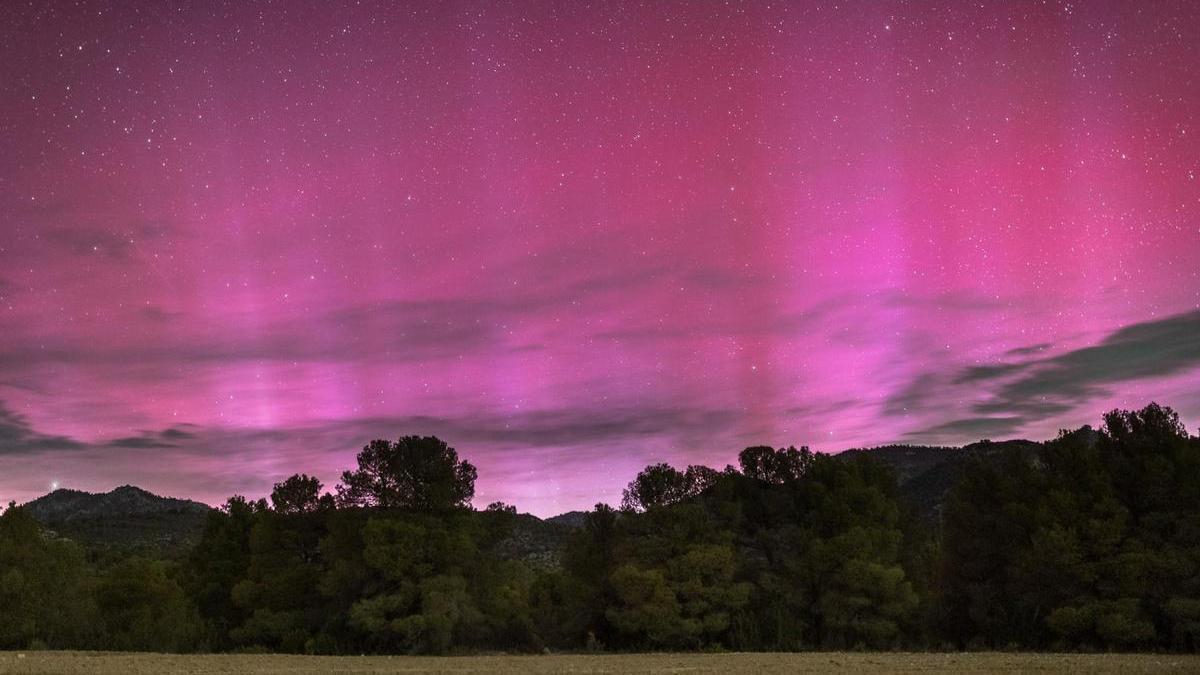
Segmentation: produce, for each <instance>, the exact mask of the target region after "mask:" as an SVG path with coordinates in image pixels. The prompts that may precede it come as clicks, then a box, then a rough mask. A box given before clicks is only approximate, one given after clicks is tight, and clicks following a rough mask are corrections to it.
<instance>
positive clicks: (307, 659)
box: [0, 652, 1200, 675]
mask: <svg viewBox="0 0 1200 675" xmlns="http://www.w3.org/2000/svg"><path fill="white" fill-rule="evenodd" d="M829 671H842V672H853V673H995V672H1026V673H1028V672H1055V673H1062V672H1070V673H1121V675H1133V674H1135V673H1160V672H1187V673H1200V656H1177V655H1158V654H1138V655H1108V654H1096V655H1079V654H996V653H988V654H841V653H825V654H711V655H710V654H631V655H610V656H464V657H448V658H436V657H435V658H428V657H404V656H393V657H386V656H343V657H337V656H332V657H330V656H279V655H201V656H175V655H164V654H118V653H97V652H24V653H18V652H0V673H121V674H126V673H147V674H149V673H488V674H489V675H502V674H504V673H755V674H759V673H814V672H829Z"/></svg>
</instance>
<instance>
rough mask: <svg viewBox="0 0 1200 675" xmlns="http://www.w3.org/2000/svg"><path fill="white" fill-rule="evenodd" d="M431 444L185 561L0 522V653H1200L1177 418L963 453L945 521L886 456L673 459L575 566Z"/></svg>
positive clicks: (218, 517)
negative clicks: (509, 542)
mask: <svg viewBox="0 0 1200 675" xmlns="http://www.w3.org/2000/svg"><path fill="white" fill-rule="evenodd" d="M474 481H475V469H474V467H472V466H471V465H470V464H469V463H468V462H466V461H463V460H460V459H459V457H458V455H457V453H456V452H455V450H454V449H453V448H450V447H449V446H447V445H446V444H445V443H444V442H442V441H440V440H438V439H436V438H429V437H405V438H401V439H400V440H398V441H396V442H388V441H375V442H372V443H371V444H370V445H368V446H367V447H366V448H364V449H363V451H362V452H361V453H360V454H359V456H358V468H357V469H356V470H354V471H347V472H346V473H345V474H343V476H342V481H341V483H340V484H339V485H338V486H337V487H336V489H335V491H334V492H333V493H332V494H324V493H322V486H321V485H320V483H319V482H318V481H317V480H316V479H314V478H311V477H308V476H305V475H302V474H301V475H296V476H293V477H292V478H290V479H288V480H286V481H283V482H282V483H280V484H278V485H276V486H275V489H274V491H273V492H272V494H271V496H270V499H269V501H268V500H258V501H248V500H246V499H244V498H241V497H234V498H232V499H230V500H229V501H228V503H227V504H226V505H225V506H224V508H223V509H222V510H220V511H219V512H214V513H213V514H212V515H211V516H210V518H209V520H208V522H207V524H206V527H205V530H204V534H203V537H202V540H201V541H200V543H199V544H198V545H197V546H196V547H195V548H194V550H192V551H191V552H190V553H189V554H188V555H187V557H186V558H184V559H182V560H147V559H144V558H136V557H132V558H122V559H112V558H108V557H97V556H96V555H94V554H93V555H89V554H87V553H86V552H85V551H83V550H82V549H80V548H79V547H78V546H76V545H75V544H73V543H72V542H70V541H67V540H64V539H59V538H54V537H50V536H46V535H45V534H43V533H42V532H41V531H40V530H39V528H38V526H37V524H36V523H35V522H34V521H33V520H32V519H31V518H30V517H29V516H28V514H26V513H24V512H23V510H22V509H21V508H10V509H8V510H7V511H6V512H5V513H4V514H3V515H2V516H0V608H3V611H0V648H29V647H35V648H36V647H51V648H102V649H122V650H125V649H129V650H133V649H136V650H153V651H190V650H202V651H210V650H211V651H227V650H252V651H264V650H265V651H283V652H302V653H322V654H358V653H434V654H443V653H452V652H464V651H521V652H534V651H542V650H545V649H550V650H570V651H582V650H668V649H669V650H700V649H705V650H721V649H726V650H806V649H899V648H905V649H931V648H933V649H962V648H970V649H987V648H993V649H995V648H1020V649H1036V650H1041V649H1068V650H1135V649H1136V650H1182V651H1194V650H1196V649H1197V647H1198V646H1200V438H1195V437H1189V435H1188V434H1187V432H1186V431H1185V429H1184V427H1183V426H1182V425H1181V424H1180V422H1179V418H1178V416H1177V415H1176V414H1175V413H1174V412H1172V411H1171V410H1170V409H1169V408H1164V407H1160V406H1157V405H1153V404H1152V405H1150V406H1148V407H1146V408H1144V409H1142V410H1140V411H1135V412H1129V411H1113V412H1111V413H1109V414H1108V415H1105V417H1104V425H1103V427H1102V428H1101V429H1100V430H1098V431H1097V430H1092V429H1091V428H1089V427H1084V428H1082V429H1079V430H1076V431H1071V432H1062V433H1061V434H1060V435H1059V437H1058V438H1057V439H1055V440H1053V441H1049V442H1046V443H1043V444H1040V445H1038V446H1034V447H1033V449H1026V450H1021V449H1011V450H1006V451H1003V452H1000V453H998V454H996V455H987V456H980V457H978V458H976V459H973V460H972V461H970V462H966V463H965V465H964V467H963V469H962V475H961V477H960V479H959V481H958V484H957V486H956V487H955V489H954V490H953V492H952V494H951V497H950V499H949V502H948V503H947V504H946V505H945V508H944V510H943V517H942V519H941V522H940V523H936V524H929V523H926V522H923V521H922V520H921V519H919V518H917V517H915V515H914V512H913V510H912V505H909V504H906V503H904V501H903V500H902V498H901V497H900V496H899V493H898V489H897V486H896V481H895V477H894V475H893V472H892V470H891V469H889V468H888V467H886V466H885V465H883V464H881V463H879V462H878V461H876V460H874V459H872V458H871V457H870V456H869V454H860V455H858V456H855V457H850V458H840V457H837V456H827V455H822V454H815V453H812V452H809V451H808V450H807V449H806V448H801V449H799V450H797V449H795V448H786V449H774V448H769V447H754V448H747V449H746V450H744V451H743V452H742V453H741V454H740V455H739V458H738V466H737V467H732V466H731V467H726V468H725V469H724V470H722V471H717V470H714V469H711V468H707V467H700V466H691V467H687V468H685V469H682V470H679V469H675V468H673V467H670V466H668V465H665V464H660V465H655V466H650V467H647V468H646V469H645V470H644V471H642V472H641V473H640V474H638V476H637V477H636V478H635V479H634V480H633V481H632V482H631V483H630V485H629V488H628V489H627V490H626V492H625V495H624V500H623V502H622V505H621V508H620V509H613V508H610V507H608V506H605V505H598V506H597V507H596V509H595V510H593V511H592V512H590V513H588V514H587V516H586V520H585V523H584V524H583V526H582V527H580V528H578V529H577V530H576V531H575V532H574V534H573V535H572V536H571V538H570V540H569V542H568V544H567V545H566V547H565V549H564V550H563V551H562V556H561V565H559V566H557V567H555V568H551V569H542V568H535V567H531V566H530V565H527V564H526V563H524V562H522V561H520V560H511V559H505V557H504V556H502V555H500V553H499V551H498V549H499V548H502V547H499V546H498V544H500V543H501V542H502V541H503V540H504V539H505V538H506V537H508V536H509V533H510V532H511V531H512V528H513V527H514V526H515V524H516V521H517V515H516V511H515V509H514V508H512V507H510V506H507V505H504V504H493V505H491V506H489V507H487V508H486V509H485V510H482V511H476V510H472V509H471V508H470V501H471V498H472V497H473V495H474Z"/></svg>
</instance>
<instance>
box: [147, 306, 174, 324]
mask: <svg viewBox="0 0 1200 675" xmlns="http://www.w3.org/2000/svg"><path fill="white" fill-rule="evenodd" d="M138 316H140V317H142V318H143V319H146V320H148V321H152V322H154V323H167V322H168V321H171V320H172V319H176V318H178V317H181V316H183V313H182V312H171V311H168V310H166V309H163V308H162V307H159V306H158V305H148V306H146V307H142V308H141V309H139V310H138Z"/></svg>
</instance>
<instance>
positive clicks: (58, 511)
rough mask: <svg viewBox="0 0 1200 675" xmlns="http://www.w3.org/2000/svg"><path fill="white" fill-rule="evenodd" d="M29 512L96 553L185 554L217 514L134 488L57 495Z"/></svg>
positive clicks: (36, 501) (26, 506)
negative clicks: (131, 551)
mask: <svg viewBox="0 0 1200 675" xmlns="http://www.w3.org/2000/svg"><path fill="white" fill-rule="evenodd" d="M23 508H24V509H25V510H26V511H28V512H29V514H30V515H32V516H33V517H34V519H36V520H37V521H38V522H40V523H41V524H42V525H44V526H45V527H46V528H47V529H49V530H52V531H53V532H55V533H56V534H58V535H59V536H62V537H66V538H68V539H73V540H75V541H78V542H79V543H81V544H84V545H86V546H89V547H92V548H102V549H122V550H147V551H155V552H160V553H167V552H174V551H179V550H183V549H185V548H187V547H189V546H191V545H192V544H194V543H195V542H196V540H197V539H198V538H199V536H200V531H201V529H202V528H203V527H204V519H205V517H206V516H207V515H208V512H209V511H211V510H212V509H211V508H210V507H208V506H206V505H204V504H201V503H199V502H194V501H190V500H187V499H174V498H170V497H159V496H158V495H155V494H153V493H150V492H147V491H146V490H143V489H141V488H138V487H134V486H132V485H123V486H121V487H119V488H116V489H115V490H112V491H110V492H103V493H98V494H97V493H91V492H82V491H79V490H66V489H60V490H55V491H54V492H51V493H49V494H47V495H43V496H41V497H38V498H37V499H34V500H33V501H30V502H27V503H26V504H24V505H23Z"/></svg>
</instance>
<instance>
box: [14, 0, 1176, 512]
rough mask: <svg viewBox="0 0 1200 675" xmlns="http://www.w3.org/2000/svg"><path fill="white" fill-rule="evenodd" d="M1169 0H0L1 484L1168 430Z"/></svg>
mask: <svg viewBox="0 0 1200 675" xmlns="http://www.w3.org/2000/svg"><path fill="white" fill-rule="evenodd" d="M1198 35H1200V7H1198V6H1196V5H1195V4H1194V3H1189V2H1165V3H1155V4H1153V5H1149V4H1143V3H1123V2H1095V3H1070V2H1036V3H1004V2H994V3H993V2H983V3H970V4H966V3H961V2H946V3H905V2H880V3H865V4H858V3H845V4H835V3H747V4H741V3H701V4H697V3H683V2H679V3H675V2H646V3H626V2H612V3H575V2H561V3H560V2H541V3H524V2H516V3H508V2H462V3H446V4H441V3H439V4H434V3H428V4H425V3H407V4H402V5H395V4H392V3H367V2H361V3H326V2H279V3H273V2H257V3H248V2H245V3H242V2H230V3H215V2H194V3H192V2H184V3H177V4H175V5H174V6H171V7H164V6H160V4H159V3H148V2H121V3H108V2H77V3H66V2H62V3H18V2H12V3H5V4H4V5H3V6H2V7H0V37H2V39H0V83H2V86H3V91H4V95H3V97H0V497H3V498H4V499H5V500H7V499H10V498H12V499H17V500H18V501H21V500H23V499H27V498H30V497H33V496H36V495H37V494H41V493H43V492H45V491H46V489H47V486H48V485H50V483H51V482H52V481H59V482H61V483H62V484H63V485H64V486H67V487H75V488H80V489H108V488H110V487H112V486H113V485H118V484H122V483H136V484H138V485H141V486H143V487H146V488H148V489H153V490H155V491H157V492H160V493H167V494H172V495H177V496H184V497H192V498H197V499H201V500H205V501H209V502H213V503H216V502H220V501H222V500H223V499H224V497H225V496H228V495H229V494H232V493H234V492H244V493H246V494H249V495H251V496H257V495H261V494H263V493H264V492H265V491H267V490H269V487H270V484H271V483H272V482H273V481H276V480H279V479H281V478H283V477H285V476H287V475H289V474H291V473H293V472H296V471H306V472H308V473H315V474H317V475H320V476H321V477H322V478H323V479H325V480H326V481H327V482H331V481H333V480H334V479H335V477H336V475H337V474H338V473H339V472H340V470H341V469H343V468H346V467H348V466H349V465H350V464H351V462H352V460H353V456H354V453H355V452H356V451H357V450H358V449H359V448H360V447H361V446H362V445H363V443H365V442H366V441H367V440H370V439H371V438H374V437H395V436H398V435H400V434H409V433H420V434H426V433H432V434H438V435H440V436H442V437H444V438H445V439H447V440H448V441H449V442H450V443H451V444H452V445H454V446H455V447H457V448H458V450H459V452H460V454H462V455H464V456H465V457H467V458H469V459H470V460H471V461H473V462H474V463H476V464H477V465H478V466H479V469H480V481H479V490H478V498H477V502H478V503H486V502H488V501H492V500H495V499H504V500H506V501H509V502H512V503H516V504H518V505H519V506H520V507H521V508H522V509H526V510H530V511H532V512H534V513H539V514H550V513H557V512H560V511H563V510H567V509H572V508H583V507H587V506H590V505H591V504H593V503H595V502H596V501H601V500H609V501H611V500H612V499H613V498H614V496H615V495H617V494H618V493H619V489H620V487H622V486H623V485H624V483H625V482H627V481H628V480H629V479H630V477H632V475H633V474H634V473H635V472H636V471H637V469H639V468H640V467H642V466H644V465H645V464H647V463H650V462H656V461H671V462H674V463H677V464H686V463H709V464H713V465H716V466H723V465H724V464H725V463H726V462H728V461H731V460H732V458H733V457H734V455H735V454H736V452H737V451H738V450H739V449H741V448H742V447H744V446H745V445H749V444H764V443H765V444H774V445H780V444H783V445H786V444H791V443H794V444H797V445H799V444H809V445H811V446H813V447H814V448H815V449H820V450H829V451H836V450H841V449H845V448H849V447H854V446H859V445H874V444H882V443H888V442H920V443H939V444H941V443H961V442H969V441H974V440H977V439H979V438H982V437H996V438H1000V437H1016V436H1025V437H1032V438H1042V437H1046V436H1049V435H1052V434H1053V433H1054V432H1055V431H1056V430H1057V429H1058V428H1060V427H1064V426H1077V425H1079V424H1083V423H1089V422H1090V423H1095V422H1096V420H1097V418H1098V416H1099V413H1100V412H1101V411H1102V410H1105V409H1106V408H1111V407H1114V406H1125V407H1132V406H1140V405H1142V404H1144V403H1146V402H1148V401H1149V400H1151V399H1156V400H1159V401H1160V402H1162V403H1164V404H1168V405H1172V406H1174V407H1175V408H1176V409H1177V410H1179V411H1180V412H1181V414H1182V415H1183V417H1184V419H1185V421H1186V422H1188V423H1189V424H1191V425H1195V424H1196V423H1197V420H1200V390H1198V388H1197V387H1196V384H1197V382H1198V381H1200V379H1198V378H1200V370H1198V368H1200V338H1197V336H1198V335H1200V265H1198V264H1197V260H1198V257H1200V181H1198V180H1197V174H1200V119H1198V113H1197V111H1198V110H1200V80H1198V78H1200V76H1198V75H1197V73H1200V52H1198V51H1197V50H1196V49H1195V45H1196V43H1197V37H1198Z"/></svg>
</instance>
